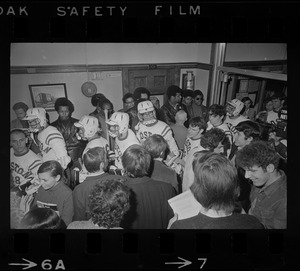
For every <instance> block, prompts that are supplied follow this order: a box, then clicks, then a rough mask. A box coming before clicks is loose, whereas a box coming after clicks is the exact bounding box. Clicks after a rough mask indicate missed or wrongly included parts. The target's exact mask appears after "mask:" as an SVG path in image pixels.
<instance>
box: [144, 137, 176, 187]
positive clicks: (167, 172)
mask: <svg viewBox="0 0 300 271" xmlns="http://www.w3.org/2000/svg"><path fill="white" fill-rule="evenodd" d="M143 147H144V148H145V149H146V150H147V151H148V152H149V153H150V155H151V156H152V158H153V162H154V163H153V170H152V173H151V175H150V177H151V178H152V179H154V180H157V181H161V182H165V183H169V184H171V185H172V186H173V187H174V188H175V189H176V192H177V193H178V192H179V184H178V180H177V174H176V172H175V170H173V169H172V168H170V167H168V166H167V165H166V164H165V163H164V162H163V160H164V159H165V158H166V152H167V149H168V143H167V141H166V140H165V139H164V138H163V137H162V136H161V135H152V136H149V137H147V138H146V140H145V141H144V143H143Z"/></svg>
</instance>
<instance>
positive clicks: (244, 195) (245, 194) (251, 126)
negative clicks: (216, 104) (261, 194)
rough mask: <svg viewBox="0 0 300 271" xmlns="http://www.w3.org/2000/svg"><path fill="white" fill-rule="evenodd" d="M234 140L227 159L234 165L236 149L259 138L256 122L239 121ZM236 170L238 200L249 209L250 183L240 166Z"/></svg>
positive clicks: (258, 128) (259, 130)
mask: <svg viewBox="0 0 300 271" xmlns="http://www.w3.org/2000/svg"><path fill="white" fill-rule="evenodd" d="M235 129H236V133H235V140H234V143H233V145H232V149H231V153H230V155H229V160H231V162H232V163H233V164H234V165H235V159H236V153H237V151H238V150H241V149H243V148H244V147H245V146H247V145H249V144H250V143H251V142H253V141H257V140H260V139H261V129H260V126H259V124H258V123H256V122H253V121H251V120H246V121H242V122H240V123H239V124H238V125H237V126H236V127H235ZM237 170H238V177H239V180H238V183H239V186H240V196H239V198H238V199H239V202H240V204H241V207H242V208H243V209H244V210H245V211H247V210H248V209H249V205H250V201H249V194H250V191H251V184H250V183H249V180H247V179H246V178H245V172H244V170H243V169H242V168H240V167H237Z"/></svg>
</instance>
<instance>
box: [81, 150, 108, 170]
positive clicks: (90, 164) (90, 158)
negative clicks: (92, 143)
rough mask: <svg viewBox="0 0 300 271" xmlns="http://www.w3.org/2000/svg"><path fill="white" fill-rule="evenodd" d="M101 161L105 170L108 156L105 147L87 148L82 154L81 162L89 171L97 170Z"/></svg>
mask: <svg viewBox="0 0 300 271" xmlns="http://www.w3.org/2000/svg"><path fill="white" fill-rule="evenodd" d="M101 163H103V170H104V171H105V170H106V168H107V165H108V158H107V153H106V151H105V149H104V148H102V147H95V148H91V149H88V150H87V152H86V153H85V154H84V155H83V164H84V166H85V168H86V170H87V171H88V172H90V173H93V172H97V171H99V170H100V164H101Z"/></svg>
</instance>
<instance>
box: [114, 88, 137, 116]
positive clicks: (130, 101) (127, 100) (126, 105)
mask: <svg viewBox="0 0 300 271" xmlns="http://www.w3.org/2000/svg"><path fill="white" fill-rule="evenodd" d="M122 101H123V108H121V109H120V110H118V111H119V112H126V111H127V110H129V109H130V108H132V107H134V105H135V104H134V98H133V94H132V93H130V92H128V93H126V94H125V95H124V96H123V98H122Z"/></svg>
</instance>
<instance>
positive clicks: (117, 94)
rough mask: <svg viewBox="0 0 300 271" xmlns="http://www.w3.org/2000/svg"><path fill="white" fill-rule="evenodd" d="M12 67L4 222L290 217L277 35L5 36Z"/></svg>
mask: <svg viewBox="0 0 300 271" xmlns="http://www.w3.org/2000/svg"><path fill="white" fill-rule="evenodd" d="M10 69H11V89H10V94H11V100H10V107H11V113H10V119H11V134H10V145H11V149H10V159H11V160H10V165H11V171H10V172H11V192H10V193H11V206H10V208H11V228H12V229H58V228H64V229H67V230H69V229H133V230H139V229H160V230H163V229H170V230H172V229H261V230H265V229H287V227H288V225H287V188H286V182H287V177H286V176H287V166H286V165H287V97H288V95H287V44H286V43H12V44H11V63H10ZM58 82H63V83H58ZM28 89H29V90H30V91H28ZM145 195H147V196H145ZM133 198H134V199H135V201H133V200H132V199H133ZM41 203H43V204H41ZM37 209H40V210H37ZM51 210H55V211H54V212H53V211H51Z"/></svg>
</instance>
